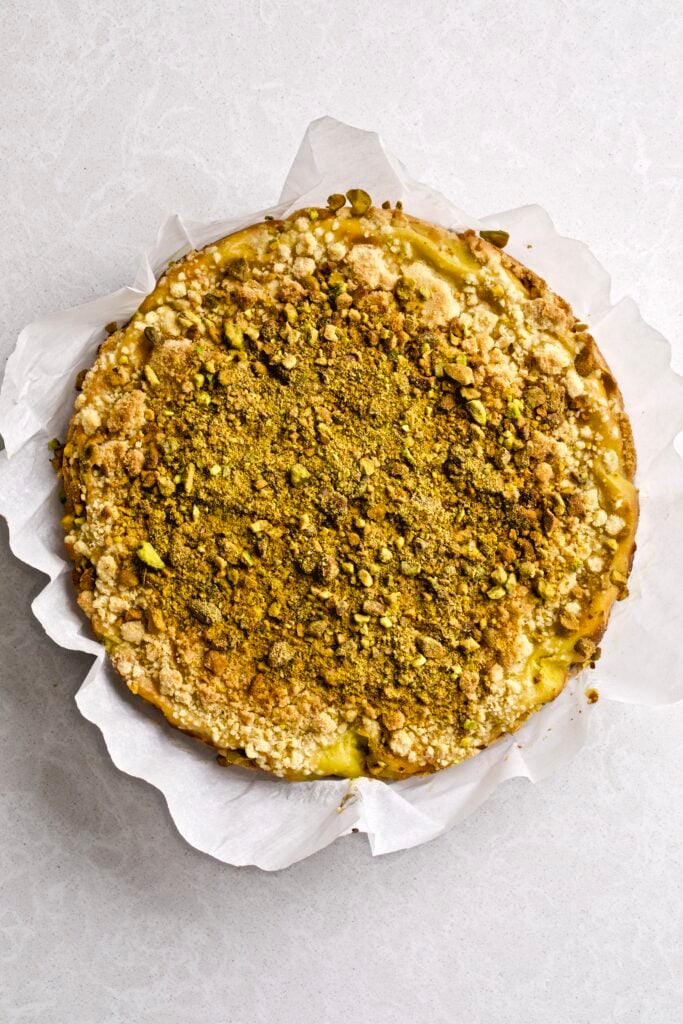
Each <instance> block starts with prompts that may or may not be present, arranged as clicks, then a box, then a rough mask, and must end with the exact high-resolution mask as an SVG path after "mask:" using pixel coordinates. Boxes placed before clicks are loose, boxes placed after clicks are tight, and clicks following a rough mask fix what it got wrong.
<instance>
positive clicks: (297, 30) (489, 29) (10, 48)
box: [0, 0, 683, 1024]
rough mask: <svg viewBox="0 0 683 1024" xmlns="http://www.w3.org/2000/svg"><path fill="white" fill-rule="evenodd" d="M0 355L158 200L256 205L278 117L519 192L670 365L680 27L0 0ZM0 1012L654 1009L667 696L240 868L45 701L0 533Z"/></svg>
mask: <svg viewBox="0 0 683 1024" xmlns="http://www.w3.org/2000/svg"><path fill="white" fill-rule="evenodd" d="M0 24H1V28H0V32H1V33H2V49H3V58H4V59H3V61H2V63H1V65H0V83H1V84H2V97H3V100H2V110H1V112H0V122H1V124H2V129H3V130H2V132H1V133H0V150H1V152H2V162H3V165H4V174H3V207H4V212H3V229H4V230H3V241H4V244H3V247H2V253H1V255H0V259H1V260H2V280H3V289H2V293H1V294H0V323H1V325H2V326H1V334H0V346H1V351H0V356H1V359H2V365H3V366H4V362H5V360H6V358H7V356H8V355H9V352H10V351H11V349H12V347H13V345H14V341H15V338H16V334H17V332H18V331H19V329H20V328H21V327H22V326H23V324H24V323H26V322H28V321H30V320H33V319H36V318H37V317H38V316H40V315H41V314H44V313H47V312H50V311H53V310H56V309H60V308H64V307H67V306H70V305H73V304H76V303H80V302H85V301H87V300H89V299H91V298H93V297H95V296H97V295H100V294H103V293H106V292H108V291H112V290H114V289H115V288H117V287H119V286H121V285H122V284H125V283H128V282H129V281H131V280H132V276H133V273H134V269H135V265H136V259H137V255H138V253H139V252H140V250H141V249H142V248H143V247H144V246H145V245H147V244H148V243H149V242H150V240H151V239H152V238H153V237H154V235H155V233H156V230H157V227H158V225H159V222H160V220H161V219H162V217H163V216H164V215H165V214H166V213H167V212H169V211H177V212H180V213H182V214H185V215H186V216H188V217H190V218H196V219H200V220H208V219H210V218H213V217H218V216H221V215H223V214H225V213H226V211H231V210H241V209H246V210H248V209H257V208H259V207H262V206H264V205H267V204H268V203H270V202H272V201H273V200H274V199H275V198H276V197H277V193H278V191H279V188H280V185H281V183H282V180H283V177H284V174H285V172H286V170H287V168H288V166H289V164H290V162H291V160H292V158H293V155H294V152H295V149H296V147H297V146H298V144H299V141H300V138H301V135H302V133H303V131H304V129H305V127H306V125H307V123H308V122H309V121H310V120H311V119H312V118H314V117H317V116H320V115H321V114H324V113H329V114H332V115H334V116H336V117H338V118H340V119H342V120H346V121H349V122H350V123H353V124H356V125H358V126H359V127H364V128H375V129H378V130H379V131H381V133H382V134H383V137H384V138H385V140H386V142H387V144H388V145H389V146H390V148H392V150H393V151H394V152H396V153H397V154H398V155H399V156H400V157H401V158H402V159H403V160H404V162H405V163H407V164H408V166H409V167H410V168H411V170H412V171H413V172H414V174H415V175H416V176H418V177H422V178H424V179H425V180H428V181H429V182H430V183H432V184H433V185H435V186H436V187H437V188H440V189H441V190H442V191H444V192H445V193H447V194H448V195H449V196H450V197H451V198H452V199H453V200H454V201H455V202H456V203H458V205H460V206H462V207H463V208H464V209H467V210H470V211H471V212H472V213H473V214H475V215H485V214H487V213H491V212H495V211H496V210H502V209H506V208H509V207H513V206H518V205H522V204H524V203H540V204H541V205H543V206H545V207H546V208H547V209H548V211H549V212H550V213H551V215H552V216H553V218H554V220H555V223H556V225H557V227H558V229H559V230H560V231H562V232H563V233H566V234H568V235H571V236H573V237H577V238H580V239H582V240H584V241H585V242H587V243H588V244H589V245H590V247H591V248H592V249H593V251H594V252H595V254H596V255H597V256H598V257H599V259H600V260H601V261H602V262H603V263H604V265H605V266H606V267H607V268H608V269H609V270H610V271H611V273H612V275H613V281H614V296H615V297H616V298H618V297H621V296H622V295H627V294H628V295H632V296H633V297H634V298H635V299H636V300H637V301H638V303H639V304H640V307H641V310H642V312H643V315H644V317H645V318H646V319H647V320H649V321H650V322H651V323H652V324H653V325H654V326H655V327H657V328H658V329H660V330H661V331H662V332H663V333H664V334H665V335H666V336H667V337H669V338H670V339H671V340H672V341H673V342H674V344H676V345H677V348H676V351H675V365H676V366H677V368H678V369H679V370H683V343H682V342H681V322H682V319H683V316H682V312H683V302H682V299H681V287H680V281H681V262H680V249H681V244H680V243H681V237H682V236H683V202H682V194H683V152H682V150H681V138H682V129H683V118H682V115H681V105H680V96H681V94H682V92H683V74H682V71H681V67H682V65H681V61H680V53H681V43H682V41H683V20H682V19H681V15H680V11H677V9H676V5H675V4H670V3H668V2H664V0H651V2H650V3H649V4H646V5H643V4H637V3H633V2H629V0H627V2H625V3H624V2H617V0H602V2H600V0H597V2H593V3H591V4H588V3H585V2H579V3H576V4H566V3H564V2H560V0H548V2H542V0H529V3H527V4H523V5H509V4H503V3H500V2H481V3H476V4H472V3H467V4H466V3H463V2H461V0H454V2H446V0H442V2H435V0H422V2H420V3H415V2H413V3H408V2H406V0H397V2H394V3H390V2H388V0H387V2H381V0H375V2H369V0H362V2H359V0H350V2H349V3H347V4H337V5H329V4H326V3H323V2H322V0H308V2H303V0H291V2H289V3H287V2H285V0H282V2H277V0H259V2H256V0H254V2H252V3H239V2H235V0H228V2H222V3H221V2H218V0H215V2H209V0H194V2H192V0H184V2H183V0H181V2H178V3H175V4H164V3H161V2H160V0H138V2H137V3H132V2H130V0H117V2H116V3H115V2H114V0H100V2H98V3H95V2H92V0H91V2H86V0H52V2H48V3H45V2H38V0H23V2H21V3H19V2H14V0H6V2H5V4H4V5H3V14H2V22H1V23H0ZM0 533H1V535H2V539H1V542H0V546H1V550H2V560H3V568H2V573H1V574H0V614H1V615H2V628H1V629H0V683H1V685H2V708H3V711H2V715H1V717H0V736H1V738H2V742H1V743H0V778H1V779H2V785H0V802H1V804H2V823H3V826H2V831H1V832H0V893H1V896H0V935H1V940H0V949H1V950H2V954H1V956H0V1020H2V1021H3V1024H4V1022H6V1024H39V1022H41V1024H42V1022H44V1021H49V1022H50V1024H130V1022H132V1021H135V1022H136V1024H195V1022H201V1024H224V1022H225V1024H228V1022H229V1024H260V1022H263V1024H320V1022H321V1021H325V1022H326V1024H342V1022H346V1021H347V1020H354V1019H361V1020H364V1021H373V1022H375V1024H453V1022H454V1021H461V1020H462V1021H468V1022H469V1024H492V1022H494V1021H495V1022H501V1024H597V1022H600V1024H603V1022H605V1024H607V1022H610V1024H612V1022H614V1024H635V1022H642V1024H675V1022H676V1021H678V1020H680V1019H681V1017H682V1016H683V954H682V953H681V949H682V948H683V799H682V795H681V794H682V793H683V756H682V755H683V742H682V740H681V736H682V735H683V705H678V706H674V707H670V708H658V709H652V708H638V707H631V706H626V705H622V704H613V703H609V702H607V701H602V702H600V704H599V705H598V706H597V708H596V709H595V711H594V714H593V715H592V729H591V735H590V738H589V741H588V744H587V746H586V747H585V748H584V749H583V750H582V751H581V753H580V754H579V756H578V757H577V758H576V759H575V760H574V762H573V763H572V764H570V765H569V766H568V767H566V768H565V769H563V770H562V771H560V772H558V773H557V774H555V775H554V776H553V777H552V778H550V779H548V780H547V781H545V782H543V783H541V784H539V785H536V786H532V785H530V784H529V783H527V782H522V781H519V780H517V781H514V782H511V783H508V784H506V785H505V786H503V787H502V788H501V789H499V790H498V791H497V792H496V793H495V795H494V796H493V797H492V798H491V799H490V800H489V801H488V802H487V803H486V804H485V805H484V807H483V808H481V809H480V810H479V811H478V812H477V813H476V814H475V815H474V816H472V817H470V818H469V819H468V820H467V821H466V822H465V823H464V824H462V825H461V826H459V827H457V828H456V829H454V830H453V831H452V832H451V833H450V834H448V835H447V836H445V837H444V838H442V839H439V840H437V841H435V842H433V843H431V844H429V845H427V846H423V847H421V848H419V849H415V850H409V851H405V852H403V853H399V854H394V855H391V856H387V857H383V858H377V859H374V860H373V859H372V857H371V856H370V853H369V849H368V845H367V841H366V839H365V838H364V837H363V836H352V837H348V838H346V839H343V840H340V841H339V842H337V843H336V844H335V845H333V846H332V847H330V848H328V849H326V850H324V851H322V852H321V853H319V854H317V855H316V856H314V857H312V858H310V859H309V860H307V861H304V862H303V863H300V864H297V865H294V866H293V867H292V868H290V869H288V870H286V871H283V872H279V873H277V874H273V875H268V874H265V873H263V872H261V871H259V870H258V869H255V868H242V869H235V868H230V867H226V866H225V865H222V864H220V863H218V862H216V861H213V860H211V859H210V858H208V857H206V856H204V855H202V854H199V853H197V852H196V851H195V850H193V849H191V848H190V847H188V846H187V845H186V844H185V843H184V841H183V840H182V839H181V838H180V837H179V835H178V834H177V832H176V831H175V828H174V827H173V824H172V822H171V820H170V818H169V815H168V812H167V810H166V807H165V805H164V801H163V798H162V797H161V796H160V794H159V793H158V792H157V791H156V790H154V789H152V788H151V787H149V786H147V785H146V784H144V783H142V782H140V781H139V780H136V779H133V778H130V777H128V776H126V775H122V774H121V773H119V772H118V771H117V770H116V769H115V768H114V766H113V765H112V763H111V761H110V759H109V757H108V755H107V752H106V749H105V747H104V744H103V742H102V739H101V737H100V735H99V733H98V732H97V730H96V729H95V728H94V727H93V726H91V725H90V724H89V723H87V722H86V721H85V720H84V719H82V718H81V717H80V716H79V714H78V712H77V710H76V707H75V705H74V701H73V696H74V693H75V691H76V690H77V688H78V685H79V682H80V680H81V679H82V678H83V676H84V674H85V672H86V670H87V667H88V659H87V658H86V657H84V656H81V655H77V654H73V653H69V652H67V651H64V650H62V649H60V648H58V647H56V646H55V645H54V644H52V643H51V642H50V641H49V640H48V639H47V638H46V637H45V636H44V634H43V633H42V631H41V629H40V627H39V626H38V624H37V623H36V621H35V620H34V619H33V618H32V617H31V615H30V612H29V604H30V601H31V600H32V599H33V598H34V597H35V595H36V594H37V593H38V591H39V590H40V588H41V579H42V578H41V577H40V576H39V575H38V574H37V573H35V572H33V571H31V570H30V569H28V568H27V567H26V566H24V565H22V564H19V563H18V562H16V561H15V560H14V559H13V558H12V557H11V555H10V554H9V550H8V547H7V532H6V529H5V527H4V524H3V525H2V527H1V529H0Z"/></svg>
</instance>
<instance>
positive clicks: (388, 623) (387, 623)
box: [379, 615, 394, 629]
mask: <svg viewBox="0 0 683 1024" xmlns="http://www.w3.org/2000/svg"><path fill="white" fill-rule="evenodd" d="M379 624H380V626H382V627H383V628H384V629H391V627H392V626H393V624H394V623H393V620H392V619H391V618H390V617H389V616H388V615H381V616H380V618H379Z"/></svg>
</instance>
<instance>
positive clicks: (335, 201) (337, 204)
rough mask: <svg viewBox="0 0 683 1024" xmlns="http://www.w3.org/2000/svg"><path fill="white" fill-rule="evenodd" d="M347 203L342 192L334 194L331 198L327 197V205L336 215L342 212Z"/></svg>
mask: <svg viewBox="0 0 683 1024" xmlns="http://www.w3.org/2000/svg"><path fill="white" fill-rule="evenodd" d="M345 203H346V196H343V195H342V194H341V192H333V193H332V195H331V196H328V197H327V205H328V206H329V208H330V210H332V212H333V213H336V212H337V210H341V208H342V206H344V204H345Z"/></svg>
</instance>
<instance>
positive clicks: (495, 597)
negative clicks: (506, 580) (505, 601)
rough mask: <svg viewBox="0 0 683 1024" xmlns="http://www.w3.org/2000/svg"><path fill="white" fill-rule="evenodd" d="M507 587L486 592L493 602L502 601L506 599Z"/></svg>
mask: <svg viewBox="0 0 683 1024" xmlns="http://www.w3.org/2000/svg"><path fill="white" fill-rule="evenodd" d="M505 594H506V590H505V587H491V589H490V590H487V591H486V596H487V597H488V598H490V599H491V600H492V601H500V600H501V598H503V597H505Z"/></svg>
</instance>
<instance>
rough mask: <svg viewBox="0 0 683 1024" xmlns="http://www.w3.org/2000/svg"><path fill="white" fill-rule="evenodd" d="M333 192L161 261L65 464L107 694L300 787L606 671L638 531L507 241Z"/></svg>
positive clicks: (84, 599) (569, 352)
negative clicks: (599, 663)
mask: <svg viewBox="0 0 683 1024" xmlns="http://www.w3.org/2000/svg"><path fill="white" fill-rule="evenodd" d="M348 195H349V198H350V201H351V205H350V206H346V205H343V206H342V203H343V202H344V199H345V197H343V196H339V197H336V196H335V197H331V198H330V205H329V206H328V208H326V209H319V208H316V209H309V210H302V211H299V212H298V213H296V214H294V215H292V216H291V217H290V218H288V219H287V220H284V221H276V220H271V221H266V222H263V223H262V224H256V225H253V226H252V227H250V228H248V229H246V230H244V231H241V232H239V233H237V234H235V235H232V236H229V237H227V238H225V239H222V240H220V241H219V242H217V243H215V244H214V245H210V246H208V247H207V248H206V249H204V250H202V251H201V252H192V253H190V254H188V255H187V256H186V257H184V258H183V259H181V260H179V261H178V262H177V263H175V264H173V265H172V266H171V267H170V268H169V269H168V271H167V273H166V274H165V275H164V276H163V277H162V279H161V280H160V281H159V284H158V286H157V288H156V290H155V291H154V292H153V293H152V294H151V295H150V296H149V297H148V298H147V299H146V300H145V302H144V303H143V305H142V306H141V308H140V310H139V311H138V312H137V313H136V314H135V315H134V316H133V318H132V319H131V321H130V323H129V324H128V325H127V326H126V327H124V328H123V329H122V330H114V331H113V333H112V334H111V335H110V337H109V338H108V339H107V340H106V341H105V342H104V343H103V345H102V346H101V348H100V351H99V354H98V357H97V359H96V361H95V364H94V366H93V368H92V369H91V370H90V371H89V372H88V373H87V374H86V375H85V378H84V380H83V381H82V392H81V394H80V395H79V397H78V399H77V401H76V411H75V414H74V417H73V419H72V423H71V427H70V431H69V437H68V440H67V444H66V446H65V448H64V450H63V452H62V472H63V475H64V479H65V486H66V493H67V510H66V512H67V514H66V516H65V519H64V525H65V529H66V532H67V545H68V547H69V550H70V552H71V554H72V556H73V557H74V560H75V561H76V565H77V572H76V575H77V577H78V583H79V601H80V603H81V605H82V607H83V608H84V610H85V611H86V612H87V614H88V615H89V616H90V618H91V621H92V624H93V627H94V629H95V632H96V633H97V635H99V636H101V637H102V638H104V640H105V643H106V646H107V649H108V651H109V653H110V655H111V658H112V660H113V662H114V665H115V666H116V668H117V669H118V671H119V672H120V674H121V675H122V676H123V678H124V679H125V680H126V682H127V683H128V685H129V686H130V687H131V688H132V689H133V690H134V691H136V692H139V693H140V694H141V695H142V696H144V697H145V698H146V699H147V700H150V701H152V702H153V703H155V704H157V705H158V706H159V707H161V709H162V710H163V711H164V713H165V714H166V716H167V717H168V718H169V719H170V720H171V721H172V722H173V723H174V724H175V725H177V726H179V727H180V728H183V729H186V730H187V731H189V732H192V733H194V734H196V735H198V736H199V737H200V738H202V739H204V740H205V741H207V742H209V743H211V744H213V745H214V746H215V747H216V748H217V749H218V750H219V751H221V753H222V755H223V757H224V758H226V759H227V760H229V761H237V762H240V763H249V764H251V765H257V766H260V767H262V768H265V769H268V770H271V771H274V772H277V773H279V774H282V775H285V776H288V777H291V778H299V777H311V776H316V775H327V774H340V775H357V774H373V775H377V776H380V777H385V778H392V777H402V776H404V775H408V774H411V773H415V772H425V771H434V770H437V769H439V768H442V767H445V766H447V765H450V764H454V763H457V762H458V761H460V760H462V759H463V758H465V757H467V756H469V755H471V754H472V753H474V752H476V751H477V750H478V749H481V748H482V747H484V746H486V745H487V744H488V743H490V742H492V741H493V740H495V739H496V738H497V737H498V736H499V735H500V734H501V733H503V732H505V731H509V730H512V729H514V728H516V727H517V726H518V725H520V724H521V722H523V721H524V720H525V718H526V717H528V715H529V714H530V713H531V712H532V711H534V710H535V709H537V708H538V707H539V706H540V705H541V704H543V703H544V702H545V701H547V700H549V699H551V698H552V697H554V696H555V695H556V694H557V693H558V692H559V691H560V690H561V689H562V687H563V686H564V683H565V681H566V679H567V676H568V674H569V672H570V671H572V670H573V669H575V668H576V667H579V666H581V665H582V664H585V663H587V662H590V661H592V660H594V659H595V657H596V656H597V642H598V640H599V638H600V635H601V634H602V632H603V630H604V628H605V625H606V621H607V615H608V613H609V609H610V607H611V605H612V603H613V601H614V600H615V599H616V598H617V597H619V596H622V595H623V594H624V593H625V586H626V580H627V575H628V571H629V567H630V560H631V556H632V551H633V538H634V533H635V525H636V518H637V501H636V495H635V490H634V488H633V485H632V483H631V479H632V476H633V471H634V452H633V445H632V440H631V434H630V429H629V427H628V421H627V419H626V417H625V415H624V412H623V407H622V402H621V396H620V394H619V391H618V388H617V387H616V384H615V382H614V380H613V378H612V376H611V374H610V373H609V370H608V369H607V367H606V365H605V363H604V360H603V359H602V357H601V356H600V354H599V352H598V350H597V348H596V346H595V344H594V341H593V339H592V338H591V336H590V335H589V334H588V333H587V331H586V329H585V325H581V324H578V323H577V321H576V318H575V317H574V315H573V314H572V312H571V310H570V308H569V307H568V305H567V304H566V303H565V302H564V301H563V300H561V299H559V298H558V297H557V296H555V295H554V294H553V293H551V292H550V291H549V290H548V288H547V287H546V285H545V283H544V282H543V281H541V280H540V279H539V278H537V277H536V276H535V275H534V274H532V273H531V272H530V271H528V270H527V269H526V268H524V267H522V266H521V265H520V264H518V263H516V262H515V261H514V260H512V259H511V258H510V257H508V256H507V255H506V254H504V253H503V252H502V251H501V249H500V248H499V247H498V246H499V245H500V244H501V243H502V242H504V241H505V239H504V238H501V237H500V233H496V232H493V233H491V237H490V238H489V239H487V238H482V237H479V236H477V235H475V234H474V233H473V232H465V233H463V234H459V235H458V234H455V233H452V232H448V231H445V230H444V229H442V228H438V227H435V226H433V225H429V224H426V223H424V222H422V221H419V220H416V219H415V218H412V217H409V216H408V215H407V214H405V213H404V212H403V211H402V210H401V209H384V208H382V209H378V208H375V207H372V206H371V204H370V198H369V196H367V194H366V193H364V192H362V191H360V190H352V192H350V193H348ZM387 205H388V204H387ZM492 243H498V244H492Z"/></svg>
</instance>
